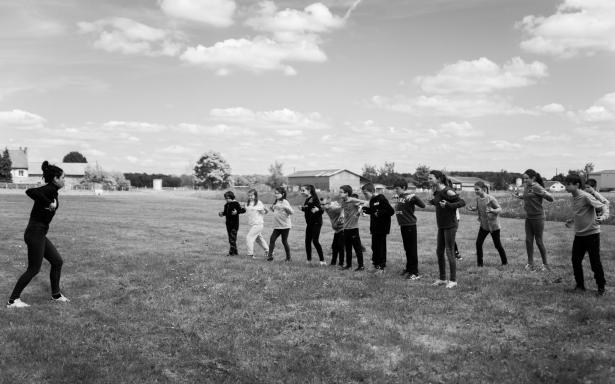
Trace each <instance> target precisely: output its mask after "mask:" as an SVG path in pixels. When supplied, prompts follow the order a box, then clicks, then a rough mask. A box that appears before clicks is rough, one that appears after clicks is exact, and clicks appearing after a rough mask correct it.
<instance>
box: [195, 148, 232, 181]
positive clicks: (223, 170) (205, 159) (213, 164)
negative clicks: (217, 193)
mask: <svg viewBox="0 0 615 384" xmlns="http://www.w3.org/2000/svg"><path fill="white" fill-rule="evenodd" d="M194 178H195V181H196V184H197V185H200V186H203V187H205V188H208V189H209V188H211V189H218V188H227V187H229V186H230V185H232V184H233V178H232V176H231V166H230V165H229V164H228V163H227V162H226V160H225V159H224V157H222V155H221V154H220V153H218V152H215V151H209V152H206V153H204V154H203V155H202V156H201V158H200V159H199V161H197V162H196V165H195V166H194Z"/></svg>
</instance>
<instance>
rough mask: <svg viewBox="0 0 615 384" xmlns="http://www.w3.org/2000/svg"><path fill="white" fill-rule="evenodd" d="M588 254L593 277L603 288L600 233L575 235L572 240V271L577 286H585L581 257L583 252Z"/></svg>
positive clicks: (583, 254) (604, 282)
mask: <svg viewBox="0 0 615 384" xmlns="http://www.w3.org/2000/svg"><path fill="white" fill-rule="evenodd" d="M586 252H587V253H588V254H589V263H590V265H591V267H592V271H593V272H594V279H596V285H597V286H598V288H604V286H605V285H606V281H605V280H604V271H603V270H602V263H601V262H600V234H599V233H596V234H594V235H589V236H575V237H574V241H573V242H572V269H573V271H574V279H575V280H576V282H577V286H578V287H583V288H585V282H584V281H583V258H584V257H585V253H586Z"/></svg>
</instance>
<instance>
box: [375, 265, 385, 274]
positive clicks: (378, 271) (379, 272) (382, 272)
mask: <svg viewBox="0 0 615 384" xmlns="http://www.w3.org/2000/svg"><path fill="white" fill-rule="evenodd" d="M374 275H378V276H383V275H384V268H382V267H381V268H378V269H377V270H376V272H374Z"/></svg>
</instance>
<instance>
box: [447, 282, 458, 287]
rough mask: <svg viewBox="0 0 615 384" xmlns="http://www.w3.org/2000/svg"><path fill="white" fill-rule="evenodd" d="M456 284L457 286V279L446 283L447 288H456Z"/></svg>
mask: <svg viewBox="0 0 615 384" xmlns="http://www.w3.org/2000/svg"><path fill="white" fill-rule="evenodd" d="M456 286H457V282H456V281H449V282H448V283H446V288H455V287H456Z"/></svg>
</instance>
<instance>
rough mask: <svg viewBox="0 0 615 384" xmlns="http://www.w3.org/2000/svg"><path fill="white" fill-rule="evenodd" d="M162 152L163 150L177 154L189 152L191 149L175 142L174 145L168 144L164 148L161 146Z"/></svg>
mask: <svg viewBox="0 0 615 384" xmlns="http://www.w3.org/2000/svg"><path fill="white" fill-rule="evenodd" d="M162 152H164V153H172V154H176V155H177V154H185V153H191V152H193V151H192V150H190V149H189V148H186V147H184V146H182V145H178V144H175V145H170V146H168V147H166V148H163V149H162Z"/></svg>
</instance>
